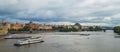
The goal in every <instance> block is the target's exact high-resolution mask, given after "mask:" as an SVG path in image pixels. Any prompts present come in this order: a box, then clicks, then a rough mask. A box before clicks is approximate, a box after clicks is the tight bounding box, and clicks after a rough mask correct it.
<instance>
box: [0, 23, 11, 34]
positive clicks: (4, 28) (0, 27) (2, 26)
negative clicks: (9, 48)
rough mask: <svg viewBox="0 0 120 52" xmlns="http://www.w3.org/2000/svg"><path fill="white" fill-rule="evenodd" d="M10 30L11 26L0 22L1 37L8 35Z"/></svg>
mask: <svg viewBox="0 0 120 52" xmlns="http://www.w3.org/2000/svg"><path fill="white" fill-rule="evenodd" d="M8 29H10V24H9V23H7V22H0V35H6V34H7V33H8Z"/></svg>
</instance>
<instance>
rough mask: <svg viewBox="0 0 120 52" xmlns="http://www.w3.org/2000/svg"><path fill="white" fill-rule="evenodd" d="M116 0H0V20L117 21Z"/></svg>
mask: <svg viewBox="0 0 120 52" xmlns="http://www.w3.org/2000/svg"><path fill="white" fill-rule="evenodd" d="M119 3H120V1H119V0H115V1H113V0H58V1H56V0H0V7H1V8H0V19H1V20H0V21H2V19H3V20H4V21H5V22H9V23H16V22H18V23H22V24H24V23H28V22H29V21H33V22H34V23H45V24H65V25H66V24H67V25H68V24H69V25H71V24H74V23H80V24H81V25H101V26H110V27H114V26H118V25H120V23H119V21H120V17H119V16H120V13H119V11H120V6H119V5H120V4H119Z"/></svg>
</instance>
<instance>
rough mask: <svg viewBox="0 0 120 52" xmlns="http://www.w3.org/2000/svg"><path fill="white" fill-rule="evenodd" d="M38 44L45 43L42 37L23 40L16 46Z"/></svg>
mask: <svg viewBox="0 0 120 52" xmlns="http://www.w3.org/2000/svg"><path fill="white" fill-rule="evenodd" d="M38 42H44V41H43V39H42V38H41V37H32V38H26V39H23V40H18V41H17V42H16V43H14V45H15V46H22V45H27V44H33V43H38Z"/></svg>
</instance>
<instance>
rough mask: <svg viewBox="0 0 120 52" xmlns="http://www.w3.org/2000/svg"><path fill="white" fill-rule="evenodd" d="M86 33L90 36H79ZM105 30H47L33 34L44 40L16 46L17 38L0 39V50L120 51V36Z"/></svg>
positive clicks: (25, 51)
mask: <svg viewBox="0 0 120 52" xmlns="http://www.w3.org/2000/svg"><path fill="white" fill-rule="evenodd" d="M80 33H88V34H90V36H80V35H79V34H80ZM115 35H117V34H115V33H113V31H111V30H108V31H106V32H49V33H39V34H33V35H32V36H41V37H42V38H43V40H44V41H45V42H43V43H35V44H30V45H25V46H20V47H16V46H13V44H14V43H15V42H16V41H17V40H18V39H7V40H0V52H120V38H114V36H115Z"/></svg>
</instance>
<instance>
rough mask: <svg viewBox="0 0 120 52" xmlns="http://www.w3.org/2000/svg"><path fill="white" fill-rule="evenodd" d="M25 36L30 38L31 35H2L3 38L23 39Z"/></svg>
mask: <svg viewBox="0 0 120 52" xmlns="http://www.w3.org/2000/svg"><path fill="white" fill-rule="evenodd" d="M25 38H31V36H27V35H9V36H5V37H4V39H25Z"/></svg>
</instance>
